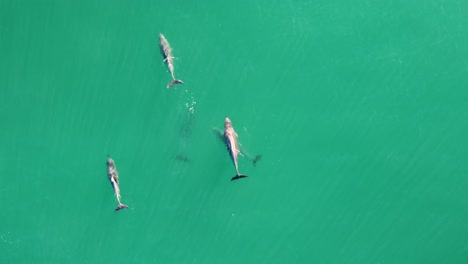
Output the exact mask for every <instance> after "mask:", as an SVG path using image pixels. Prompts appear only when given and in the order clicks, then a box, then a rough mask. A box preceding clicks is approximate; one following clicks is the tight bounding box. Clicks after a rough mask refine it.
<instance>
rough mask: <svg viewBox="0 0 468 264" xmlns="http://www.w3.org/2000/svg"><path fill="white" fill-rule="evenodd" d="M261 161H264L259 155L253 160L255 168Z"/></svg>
mask: <svg viewBox="0 0 468 264" xmlns="http://www.w3.org/2000/svg"><path fill="white" fill-rule="evenodd" d="M261 159H262V155H257V156H255V158H253V160H252V162H253V165H254V167H255V165H257V161H259V160H261Z"/></svg>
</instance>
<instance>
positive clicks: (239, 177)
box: [231, 174, 247, 181]
mask: <svg viewBox="0 0 468 264" xmlns="http://www.w3.org/2000/svg"><path fill="white" fill-rule="evenodd" d="M241 178H247V175H244V174H237V175H236V176H234V177H232V178H231V181H235V180H237V179H241Z"/></svg>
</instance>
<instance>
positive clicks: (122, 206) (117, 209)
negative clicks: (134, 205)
mask: <svg viewBox="0 0 468 264" xmlns="http://www.w3.org/2000/svg"><path fill="white" fill-rule="evenodd" d="M125 208H128V206H127V205H126V204H119V205H118V206H117V207H116V208H115V209H114V211H115V212H117V211H119V210H121V209H125Z"/></svg>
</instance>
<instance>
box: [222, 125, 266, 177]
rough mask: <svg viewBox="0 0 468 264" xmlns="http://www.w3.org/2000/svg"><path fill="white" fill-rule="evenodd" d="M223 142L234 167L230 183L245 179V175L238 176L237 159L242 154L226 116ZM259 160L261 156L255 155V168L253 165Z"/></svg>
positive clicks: (235, 134) (234, 132)
mask: <svg viewBox="0 0 468 264" xmlns="http://www.w3.org/2000/svg"><path fill="white" fill-rule="evenodd" d="M224 142H225V144H226V147H227V150H228V152H229V156H231V160H232V163H233V164H234V167H235V168H236V175H235V176H234V177H232V178H231V181H234V180H237V179H241V178H246V177H247V175H245V174H240V173H239V166H238V162H237V157H238V155H239V154H241V155H242V152H241V150H240V148H239V142H238V141H237V133H236V131H235V130H234V128H233V127H232V122H231V120H230V119H229V117H227V116H226V118H225V119H224ZM260 158H261V155H257V156H256V157H255V158H254V159H253V164H254V166H255V163H256V162H257V160H259V159H260Z"/></svg>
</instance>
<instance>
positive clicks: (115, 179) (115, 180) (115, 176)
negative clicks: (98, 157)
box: [106, 157, 128, 211]
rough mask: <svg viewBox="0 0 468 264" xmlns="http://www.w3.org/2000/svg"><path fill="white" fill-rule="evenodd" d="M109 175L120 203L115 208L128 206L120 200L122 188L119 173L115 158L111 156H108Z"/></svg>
mask: <svg viewBox="0 0 468 264" xmlns="http://www.w3.org/2000/svg"><path fill="white" fill-rule="evenodd" d="M106 164H107V176H108V177H109V180H110V182H111V184H112V188H114V193H115V197H116V198H117V202H119V205H117V207H116V208H115V211H119V210H120V209H125V208H128V206H127V205H125V204H123V203H121V202H120V189H119V173H118V172H117V168H116V167H115V163H114V160H112V159H111V157H108V158H107V162H106Z"/></svg>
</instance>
